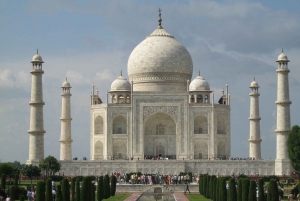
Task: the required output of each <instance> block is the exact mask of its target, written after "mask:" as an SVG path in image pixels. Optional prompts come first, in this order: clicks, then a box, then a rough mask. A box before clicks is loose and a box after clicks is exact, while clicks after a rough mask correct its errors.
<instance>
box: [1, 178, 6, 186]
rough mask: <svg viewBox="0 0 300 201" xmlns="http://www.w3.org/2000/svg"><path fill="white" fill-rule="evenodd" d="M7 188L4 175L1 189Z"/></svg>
mask: <svg viewBox="0 0 300 201" xmlns="http://www.w3.org/2000/svg"><path fill="white" fill-rule="evenodd" d="M5 188H6V176H5V175H4V174H3V175H1V189H3V190H5Z"/></svg>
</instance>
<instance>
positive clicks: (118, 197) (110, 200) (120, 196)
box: [103, 194, 130, 201]
mask: <svg viewBox="0 0 300 201" xmlns="http://www.w3.org/2000/svg"><path fill="white" fill-rule="evenodd" d="M129 196H130V194H116V195H115V196H114V197H110V198H108V199H104V200H103V201H123V200H125V199H126V198H128V197H129Z"/></svg>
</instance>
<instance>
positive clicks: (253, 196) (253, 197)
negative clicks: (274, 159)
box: [248, 180, 256, 201]
mask: <svg viewBox="0 0 300 201" xmlns="http://www.w3.org/2000/svg"><path fill="white" fill-rule="evenodd" d="M248 201H256V182H255V181H252V180H251V181H250V187H249V195H248Z"/></svg>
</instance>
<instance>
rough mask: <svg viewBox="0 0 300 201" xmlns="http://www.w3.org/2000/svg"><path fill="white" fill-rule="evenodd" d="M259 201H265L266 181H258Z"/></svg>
mask: <svg viewBox="0 0 300 201" xmlns="http://www.w3.org/2000/svg"><path fill="white" fill-rule="evenodd" d="M258 201H265V194H264V180H263V179H262V178H260V179H258Z"/></svg>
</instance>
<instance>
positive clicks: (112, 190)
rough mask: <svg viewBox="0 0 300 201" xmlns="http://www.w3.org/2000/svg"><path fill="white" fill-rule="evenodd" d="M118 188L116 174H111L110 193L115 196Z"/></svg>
mask: <svg viewBox="0 0 300 201" xmlns="http://www.w3.org/2000/svg"><path fill="white" fill-rule="evenodd" d="M116 189H117V178H116V176H115V175H113V176H111V184H110V195H111V196H115V194H116Z"/></svg>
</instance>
